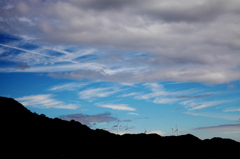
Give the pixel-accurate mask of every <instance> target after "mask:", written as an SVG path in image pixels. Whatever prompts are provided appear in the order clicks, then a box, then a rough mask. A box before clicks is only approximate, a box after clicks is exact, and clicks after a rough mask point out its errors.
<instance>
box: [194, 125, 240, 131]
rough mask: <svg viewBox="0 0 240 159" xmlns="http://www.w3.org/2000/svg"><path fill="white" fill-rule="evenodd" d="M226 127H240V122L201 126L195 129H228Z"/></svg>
mask: <svg viewBox="0 0 240 159" xmlns="http://www.w3.org/2000/svg"><path fill="white" fill-rule="evenodd" d="M226 129H240V124H226V125H218V126H210V127H200V128H195V129H193V130H226Z"/></svg>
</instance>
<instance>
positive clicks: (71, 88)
mask: <svg viewBox="0 0 240 159" xmlns="http://www.w3.org/2000/svg"><path fill="white" fill-rule="evenodd" d="M83 86H85V84H79V83H67V84H62V85H57V86H54V87H51V88H50V89H49V90H50V91H75V90H77V89H78V88H81V87H83Z"/></svg>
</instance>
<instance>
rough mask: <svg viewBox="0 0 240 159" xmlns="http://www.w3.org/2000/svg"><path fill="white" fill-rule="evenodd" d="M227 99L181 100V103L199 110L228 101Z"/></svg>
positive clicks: (191, 108)
mask: <svg viewBox="0 0 240 159" xmlns="http://www.w3.org/2000/svg"><path fill="white" fill-rule="evenodd" d="M227 102H229V101H227V100H215V101H196V100H186V101H182V102H180V104H182V105H185V108H187V109H188V110H199V109H204V108H208V107H213V106H216V105H220V104H223V103H227Z"/></svg>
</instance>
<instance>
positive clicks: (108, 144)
mask: <svg viewBox="0 0 240 159" xmlns="http://www.w3.org/2000/svg"><path fill="white" fill-rule="evenodd" d="M0 104H1V110H2V112H4V113H2V114H3V115H2V116H1V117H3V120H1V125H2V127H1V128H2V130H3V131H2V132H3V135H2V138H3V137H4V139H3V140H2V141H4V142H2V144H3V145H4V150H3V152H11V153H7V155H8V157H9V158H16V157H18V158H20V157H24V158H81V157H82V156H84V157H86V156H87V157H88V158H97V157H104V158H113V157H116V156H118V157H125V158H126V156H127V158H166V157H168V158H176V157H178V158H179V157H183V156H184V157H185V158H191V157H192V156H191V155H190V153H189V152H191V154H192V153H193V154H198V155H197V156H198V157H205V156H206V155H207V156H210V157H222V156H224V155H227V156H228V157H229V156H230V158H231V156H232V157H235V156H236V155H237V153H238V150H239V147H240V143H237V142H234V141H232V140H228V139H217V138H214V139H212V140H204V141H202V140H200V139H198V138H197V137H195V136H193V135H191V134H187V135H181V136H166V137H162V136H159V135H157V134H126V135H122V136H120V135H115V134H112V133H110V132H107V131H105V130H101V129H97V130H91V129H90V128H88V127H87V126H86V125H83V124H81V123H79V122H76V121H64V120H61V119H58V118H55V119H51V118H48V117H46V116H45V115H38V114H36V113H32V112H31V111H29V110H28V109H27V108H25V107H24V106H23V105H22V104H20V103H18V102H17V101H15V100H14V99H11V98H5V97H0ZM225 143H227V146H225ZM213 147H214V148H216V149H219V150H221V152H216V151H210V150H211V149H212V148H213ZM173 149H174V151H173ZM200 149H201V153H199V151H200ZM186 150H187V151H186ZM235 152H236V153H235Z"/></svg>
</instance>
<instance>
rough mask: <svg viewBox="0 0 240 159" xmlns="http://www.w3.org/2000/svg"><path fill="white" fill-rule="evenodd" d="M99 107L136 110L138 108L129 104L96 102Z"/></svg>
mask: <svg viewBox="0 0 240 159" xmlns="http://www.w3.org/2000/svg"><path fill="white" fill-rule="evenodd" d="M96 105H97V106H99V107H103V108H110V109H113V110H126V111H136V108H132V107H129V106H128V105H127V104H100V103H98V104H96Z"/></svg>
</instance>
